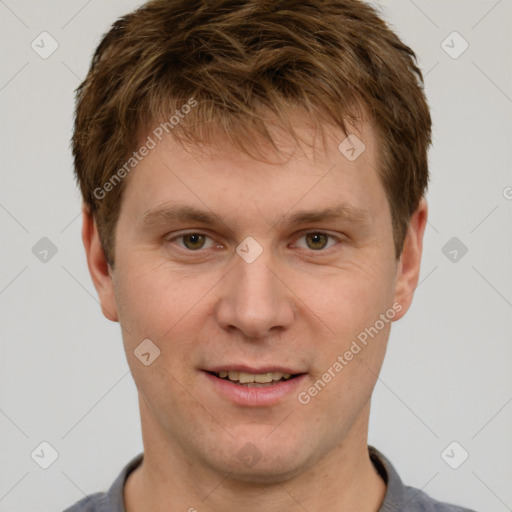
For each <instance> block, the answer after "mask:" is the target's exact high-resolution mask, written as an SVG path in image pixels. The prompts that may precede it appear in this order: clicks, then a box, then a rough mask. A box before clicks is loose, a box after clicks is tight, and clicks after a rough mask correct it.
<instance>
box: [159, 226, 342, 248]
mask: <svg viewBox="0 0 512 512" xmlns="http://www.w3.org/2000/svg"><path fill="white" fill-rule="evenodd" d="M166 240H167V241H168V242H170V243H174V244H176V245H177V246H178V247H180V249H183V250H184V251H187V252H190V253H194V252H196V253H197V252H203V251H204V250H207V249H211V248H213V247H217V248H222V247H223V246H222V244H218V243H216V242H215V241H214V240H213V238H212V237H211V236H209V235H207V234H205V233H202V232H200V231H193V232H188V233H182V234H180V235H176V236H173V237H172V238H166ZM302 241H303V242H302ZM340 241H341V240H340V238H339V237H338V236H334V235H332V234H330V233H327V232H325V231H307V232H303V233H301V234H300V236H299V237H298V238H297V239H296V241H295V242H293V243H292V244H291V247H297V248H299V249H304V250H307V251H311V252H325V251H327V250H329V249H330V248H332V247H333V246H335V245H336V244H337V243H339V242H340Z"/></svg>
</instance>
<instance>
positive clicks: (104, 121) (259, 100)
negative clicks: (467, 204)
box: [72, 0, 431, 265]
mask: <svg viewBox="0 0 512 512" xmlns="http://www.w3.org/2000/svg"><path fill="white" fill-rule="evenodd" d="M191 99H192V100H193V101H195V102H196V103H195V106H194V108H189V109H188V110H189V113H188V114H187V116H186V119H184V120H182V122H180V126H179V129H176V130H173V129H172V128H173V126H172V123H169V122H167V124H165V126H166V132H168V133H171V135H172V136H173V137H174V138H175V139H176V140H177V141H179V142H183V141H189V142H192V143H199V142H201V143H204V142H207V143H208V142H211V141H212V140H213V139H215V137H216V136H218V134H219V133H220V132H219V130H221V131H222V133H223V134H225V135H226V136H227V137H228V140H230V141H231V142H232V143H233V144H234V145H235V147H237V148H239V149H240V150H242V151H245V152H247V153H249V151H250V148H251V147H252V144H253V141H254V140H255V139H256V138H257V137H255V136H256V135H260V136H262V137H264V138H265V139H266V140H268V141H270V142H271V143H272V144H273V140H272V137H271V136H270V135H269V132H268V130H267V127H268V125H266V121H265V120H266V119H268V118H266V117H265V115H264V113H265V112H267V113H268V112H271V113H273V114H274V115H275V116H277V117H278V118H279V119H280V120H282V122H283V125H284V126H286V127H287V129H288V131H289V132H290V133H291V134H292V135H294V136H295V134H294V131H293V126H292V123H291V122H290V118H289V117H287V113H288V112H289V110H290V108H299V109H303V110H304V111H306V112H307V113H308V114H309V115H310V116H312V118H313V119H321V120H322V121H325V122H328V123H331V124H334V125H335V126H338V127H340V128H341V129H342V130H343V131H345V133H346V130H345V126H346V122H347V120H349V119H351V120H352V121H353V120H354V119H356V118H357V115H356V114H355V112H356V111H357V109H356V108H355V107H356V106H357V105H359V106H363V107H364V110H365V112H368V113H369V115H370V120H371V122H372V123H373V125H374V127H375V128H376V133H377V139H378V160H379V169H378V172H379V173H380V176H381V180H382V183H383V186H384V188H385V191H386V195H387V198H388V201H389V205H390V210H391V216H392V221H393V236H394V243H395V249H396V256H397V258H398V257H399V256H400V254H401V251H402V246H403V241H404V237H405V234H406V232H407V227H408V223H409V220H410V217H411V215H412V213H413V212H414V210H415V209H416V207H417V206H418V203H419V201H420V199H421V198H422V196H423V195H424V193H425V191H426V188H427V184H428V177H429V173H428V161H427V150H428V147H429V145H430V142H431V118H430V113H429V109H428V106H427V103H426V100H425V95H424V92H423V77H422V74H421V72H420V70H419V69H418V67H417V66H416V56H415V54H414V52H413V51H412V50H411V49H410V48H409V47H408V46H406V45H405V44H403V43H402V42H401V41H400V39H399V38H398V37H397V35H396V34H395V33H394V32H393V31H391V30H390V29H389V28H388V27H387V25H386V23H385V22H384V21H383V20H382V19H381V18H380V16H379V15H378V13H377V12H376V11H375V9H374V8H373V7H371V6H370V5H368V4H366V3H364V2H362V1H360V0H268V1H266V0H236V1H234V0H153V1H150V2H148V3H146V4H144V5H143V6H142V7H140V8H139V9H137V10H136V11H134V12H132V13H130V14H128V15H126V16H123V17H122V18H120V19H119V20H117V21H116V22H115V23H114V24H113V26H112V28H111V29H110V30H109V32H107V33H106V34H105V35H104V36H103V38H102V40H101V43H100V44H99V46H98V48H97V50H96V52H95V54H94V57H93V59H92V63H91V67H90V70H89V72H88V75H87V77H86V79H85V80H84V82H83V83H82V84H81V85H80V86H79V87H78V89H77V91H76V117H75V127H74V134H73V139H72V147H73V156H74V164H75V173H76V177H77V180H78V183H79V185H80V189H81V192H82V196H83V200H84V204H85V206H86V207H87V208H88V209H89V210H90V211H91V213H92V214H93V215H94V218H95V220H96V222H97V225H98V229H99V232H100V237H101V240H102V244H103V247H104V249H105V253H106V256H107V260H108V261H109V262H110V264H111V265H113V263H114V236H115V226H116V222H117V219H118V216H119V210H120V204H121V198H122V191H123V185H124V180H122V179H121V178H122V177H124V176H125V175H126V173H127V172H129V170H130V169H129V168H127V167H126V165H125V166H124V169H125V172H122V173H121V169H122V167H121V166H123V164H125V163H126V162H127V159H129V158H130V155H131V154H132V152H133V151H134V150H135V149H136V146H137V144H139V143H140V140H141V139H140V137H141V135H144V133H145V134H147V131H146V132H145V131H144V130H148V127H149V126H150V125H151V123H155V124H156V123H158V122H164V121H165V120H166V119H169V114H170V113H172V112H174V111H175V110H177V109H180V108H181V107H182V106H183V105H185V104H189V105H190V104H191ZM176 113H178V112H176ZM180 117H183V116H180ZM273 145H274V144H273ZM274 147H275V145H274ZM249 154H250V153H249ZM116 173H117V178H119V180H118V181H119V182H117V181H116V182H112V179H113V177H115V176H116ZM108 183H110V184H109V185H108ZM107 185H108V186H107ZM99 190H100V191H102V192H101V193H98V191H99ZM107 190H108V193H106V191H107Z"/></svg>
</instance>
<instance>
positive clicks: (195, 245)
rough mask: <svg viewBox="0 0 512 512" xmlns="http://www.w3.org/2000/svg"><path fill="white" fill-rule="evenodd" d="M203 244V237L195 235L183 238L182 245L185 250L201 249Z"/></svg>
mask: <svg viewBox="0 0 512 512" xmlns="http://www.w3.org/2000/svg"><path fill="white" fill-rule="evenodd" d="M204 242H205V236H204V235H199V234H197V233H192V234H190V235H184V236H183V244H184V245H185V247H186V248H187V249H201V247H203V245H204Z"/></svg>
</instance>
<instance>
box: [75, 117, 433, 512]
mask: <svg viewBox="0 0 512 512" xmlns="http://www.w3.org/2000/svg"><path fill="white" fill-rule="evenodd" d="M301 130H302V134H303V136H304V140H306V141H310V144H309V146H308V145H304V144H301V145H300V147H299V146H296V145H294V143H293V141H292V140H291V139H290V138H289V137H287V136H286V135H285V134H283V132H279V131H278V130H277V129H275V130H274V134H275V136H276V140H278V142H279V148H280V150H281V153H280V154H279V155H276V154H273V156H272V158H270V157H269V158H268V159H267V160H268V161H265V162H262V161H260V160H255V159H253V158H251V157H249V156H248V155H246V154H243V153H241V152H240V151H238V150H237V149H235V148H234V147H230V146H229V143H228V142H227V141H223V140H221V139H220V138H219V148H220V149H216V148H213V147H209V148H206V147H199V146H197V147H195V148H184V147H182V146H181V145H179V144H177V143H176V142H174V141H173V140H172V139H170V138H169V139H167V140H165V141H164V142H161V143H160V144H159V145H158V146H157V147H156V148H155V149H153V150H152V151H151V152H150V153H149V155H148V156H146V157H145V158H144V159H143V161H142V162H141V163H140V164H139V165H138V166H137V168H136V169H135V170H134V171H132V173H131V175H130V176H129V178H127V182H126V183H125V185H126V189H125V191H124V195H123V202H122V205H121V211H120V216H119V221H118V224H117V230H116V239H115V255H116V256H115V258H116V259H115V265H114V267H113V268H111V267H110V266H109V265H108V264H107V262H106V260H105V255H104V253H103V250H102V248H101V244H100V240H99V237H98V231H97V229H96V226H95V223H94V220H93V219H92V218H91V216H90V215H89V214H88V213H87V210H86V209H84V217H83V233H82V234H83V241H84V246H85V250H86V254H87V261H88V265H89V270H90V273H91V276H92V279H93V282H94V285H95V287H96V289H97V291H98V295H99V297H100V301H101V305H102V310H103V313H104V315H105V316H106V317H107V318H109V319H110V320H112V321H118V322H120V324H121V327H122V333H123V343H124V347H125V350H126V356H127V360H128V363H129V365H130V368H131V372H132V375H133V378H134V380H135V383H136V386H137V389H138V394H139V404H140V413H141V422H142V433H143V442H144V461H143V464H142V465H141V466H140V467H139V468H138V469H136V470H135V471H134V472H133V473H132V474H131V475H130V477H129V478H128V480H127V483H126V485H125V489H124V497H125V502H126V509H127V511H128V512H135V511H142V510H152V511H154V512H159V511H163V510H165V511H167V512H168V511H175V510H176V511H178V510H181V511H183V510H190V509H191V508H195V509H196V510H198V511H199V512H202V511H224V512H225V511H235V510H236V511H239V510H241V509H242V507H243V509H244V510H246V511H249V512H251V511H256V510H258V511H261V510H265V511H266V512H269V511H270V512H273V511H275V512H282V511H283V510H287V511H303V510H307V511H308V512H314V511H320V510H329V509H330V510H339V511H347V512H348V511H353V510H358V511H360V512H365V511H368V512H371V511H377V510H378V508H379V506H380V504H381V503H382V500H383V499H384V495H385V483H384V481H383V480H382V479H381V477H380V476H379V475H378V474H377V472H376V470H375V469H374V467H373V464H372V463H371V461H370V459H369V457H368V451H367V433H368V421H369V411H370V398H371V393H372V391H373V388H374V385H375V383H376V380H377V376H378V373H379V371H380V368H381V365H382V362H383V358H384V355H385V350H386V345H387V340H388V337H389V334H390V326H391V323H392V322H389V323H385V326H384V327H383V328H382V329H381V330H380V331H379V333H378V335H376V336H375V337H374V338H372V339H371V340H370V341H369V342H368V344H367V346H365V347H364V348H363V349H362V350H361V351H360V352H359V353H358V354H357V355H356V356H354V358H353V359H352V360H351V361H349V362H348V364H347V365H346V366H344V367H343V369H342V371H340V372H339V373H337V374H336V376H335V377H333V378H332V379H331V380H330V382H329V383H328V384H327V385H326V386H325V387H324V388H323V389H321V391H320V392H319V393H318V394H317V395H316V396H314V397H312V398H311V400H310V401H309V403H308V404H306V405H305V404H302V403H300V401H299V400H298V398H297V394H298V392H300V391H305V390H306V391H307V390H308V388H310V387H311V386H312V385H313V384H314V383H315V382H316V381H318V379H320V378H321V377H322V375H323V374H324V373H325V372H326V371H327V370H328V368H330V367H332V366H333V364H334V363H335V361H336V360H337V357H338V356H339V355H343V354H344V353H345V352H346V351H347V350H349V348H350V346H351V343H352V342H353V340H355V339H356V338H357V335H358V334H359V333H361V332H362V331H364V329H365V328H368V327H370V326H373V325H374V324H375V322H376V320H378V319H379V315H381V314H384V313H385V312H386V311H387V310H389V309H390V308H392V305H393V304H394V303H398V304H399V305H400V306H401V310H400V312H398V313H396V315H395V316H394V319H393V320H394V321H396V320H398V319H399V318H401V317H402V316H403V315H404V314H405V312H406V311H407V309H408V308H409V306H410V303H411V300H412V297H413V292H414V289H415V287H416V286H417V283H418V276H419V270H420V260H421V253H422V240H423V233H424V229H425V224H426V221H427V204H426V202H425V201H424V200H422V201H421V202H420V204H419V206H418V208H417V210H416V212H415V213H414V214H413V215H412V217H411V220H410V224H409V229H408V233H407V236H406V239H405V242H404V248H403V252H402V255H401V258H400V259H399V260H397V259H396V258H395V252H394V244H393V232H392V223H391V214H390V208H389V204H388V201H387V198H386V196H385V192H384V188H383V186H382V183H381V182H380V179H379V177H378V175H377V171H376V168H377V150H378V148H377V147H376V139H375V134H374V132H373V129H372V126H371V125H370V124H369V123H368V122H366V121H365V122H363V123H362V124H361V125H360V127H359V129H358V130H356V129H355V128H354V130H353V132H354V133H356V134H357V136H358V137H359V138H360V139H361V140H362V141H364V144H365V145H366V149H365V151H364V152H363V153H362V154H361V155H360V156H359V157H358V158H357V159H356V160H355V161H353V162H350V161H349V160H348V159H347V158H345V156H344V155H343V154H341V153H340V151H339V150H338V144H339V143H340V142H341V141H342V140H343V139H344V138H345V135H344V134H343V133H342V132H341V131H339V130H337V129H334V128H328V129H327V130H326V133H327V137H326V139H325V140H324V141H323V143H320V141H319V140H318V137H315V132H314V130H313V129H312V128H311V126H308V125H304V126H303V127H302V128H301ZM261 147H263V148H265V146H264V145H263V143H262V146H261ZM268 154H269V155H270V151H269V153H268ZM178 203H179V204H180V205H187V206H192V207H195V208H199V209H201V210H204V211H206V212H209V213H213V214H215V215H216V216H218V219H219V220H218V222H217V223H216V224H214V225H210V224H205V223H204V222H200V221H197V220H195V221H184V220H172V219H169V218H165V217H162V216H160V217H158V219H160V220H158V221H155V222H154V223H153V224H151V225H150V226H148V225H144V223H143V219H144V218H145V216H146V218H147V217H148V212H150V211H151V210H154V209H155V208H162V207H166V206H167V207H168V206H171V205H176V204H178ZM342 203H343V204H350V205H351V206H352V207H353V208H357V209H360V210H362V211H364V212H365V215H366V217H365V219H364V221H361V219H360V222H356V221H355V220H354V219H352V220H350V219H345V218H335V219H324V220H316V221H309V222H306V223H300V224H290V218H291V217H292V216H293V214H295V213H296V212H298V211H299V210H301V211H302V210H308V211H317V210H322V209H324V208H326V206H337V205H340V204H342ZM304 231H306V232H325V233H327V234H329V235H332V236H333V238H322V237H320V239H319V238H318V237H316V238H315V237H313V238H310V237H309V238H308V237H306V236H305V233H304ZM187 233H188V234H191V233H199V234H204V235H207V236H208V237H209V238H206V239H204V240H205V245H204V246H203V248H199V249H195V250H194V248H195V247H197V246H198V245H199V246H200V244H198V243H197V240H198V239H197V238H193V237H192V239H191V238H179V235H184V234H187ZM248 236H250V237H253V238H254V239H255V240H256V241H257V242H258V244H259V245H260V246H261V248H262V249H263V252H262V253H261V255H260V256H259V257H258V258H257V259H256V260H255V261H254V262H252V263H247V262H246V261H244V260H243V259H242V258H241V257H240V256H239V255H238V254H237V253H236V251H235V249H236V248H237V246H238V245H239V244H240V242H242V241H243V240H244V239H245V238H246V237H248ZM191 240H192V242H195V245H194V243H191ZM199 240H202V239H199ZM318 240H320V241H321V242H322V243H324V242H325V241H326V240H327V245H326V247H325V248H322V247H323V245H322V243H318ZM186 244H188V245H186ZM191 246H192V250H191V249H190V247H191ZM312 246H313V248H311V247H312ZM319 246H320V248H319ZM187 247H189V248H187ZM147 338H149V339H151V340H152V342H153V343H154V344H155V345H156V346H158V348H159V349H160V351H161V352H160V356H159V357H158V358H157V359H156V360H155V361H154V362H153V363H152V364H150V365H149V366H145V365H144V364H142V363H141V362H140V361H139V359H137V358H136V357H135V356H134V350H135V349H136V347H137V346H138V345H139V344H140V343H141V341H142V340H144V339H147ZM233 363H237V364H245V365H249V366H251V367H258V368H261V367H265V366H271V365H282V366H286V367H291V368H293V369H294V370H296V371H297V373H299V372H300V373H305V375H304V376H303V377H302V380H301V382H300V387H299V388H298V389H297V390H295V391H294V392H293V393H290V394H288V395H286V396H284V397H282V399H280V400H279V401H278V402H277V403H275V404H273V405H269V406H257V407H251V406H241V405H238V404H235V403H233V401H231V400H230V399H228V398H227V397H226V396H224V395H222V394H220V393H219V392H218V391H217V389H216V388H215V386H213V385H212V383H211V381H210V380H209V379H208V378H206V376H205V373H204V371H203V370H204V369H205V368H211V367H212V366H222V365H224V364H233ZM246 443H252V445H254V446H255V447H256V449H257V452H258V454H259V456H260V459H259V460H258V461H257V462H256V463H255V464H253V465H251V466H250V467H249V466H248V465H247V464H244V462H243V460H241V459H240V458H239V457H238V453H239V451H240V450H241V449H242V448H243V447H244V446H245V445H246Z"/></svg>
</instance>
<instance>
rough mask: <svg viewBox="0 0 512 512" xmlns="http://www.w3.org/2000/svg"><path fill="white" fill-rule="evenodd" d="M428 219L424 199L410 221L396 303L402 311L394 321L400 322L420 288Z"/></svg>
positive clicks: (396, 291) (400, 265)
mask: <svg viewBox="0 0 512 512" xmlns="http://www.w3.org/2000/svg"><path fill="white" fill-rule="evenodd" d="M427 218H428V205H427V202H426V201H425V199H423V198H422V199H421V200H420V203H419V205H418V208H416V211H415V212H414V213H413V214H412V217H411V219H410V221H409V227H408V229H407V234H406V236H405V240H404V246H403V250H402V254H401V256H400V261H399V263H398V269H397V281H396V287H395V302H398V303H399V304H401V306H402V309H401V310H400V311H399V312H397V315H396V316H395V318H394V320H398V319H400V318H402V317H403V316H404V315H405V313H406V312H407V310H408V309H409V307H410V305H411V302H412V298H413V296H414V291H415V289H416V286H418V279H419V275H420V264H421V254H422V252H423V234H424V233H425V226H426V225H427Z"/></svg>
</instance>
